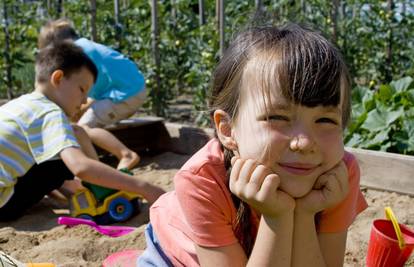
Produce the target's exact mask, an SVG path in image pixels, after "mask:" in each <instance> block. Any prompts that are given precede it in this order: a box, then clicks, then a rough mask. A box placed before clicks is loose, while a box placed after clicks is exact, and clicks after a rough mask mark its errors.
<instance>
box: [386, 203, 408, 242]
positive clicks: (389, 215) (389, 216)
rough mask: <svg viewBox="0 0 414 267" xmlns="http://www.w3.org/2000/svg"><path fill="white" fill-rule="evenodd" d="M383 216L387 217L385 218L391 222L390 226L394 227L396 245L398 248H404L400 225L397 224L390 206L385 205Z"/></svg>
mask: <svg viewBox="0 0 414 267" xmlns="http://www.w3.org/2000/svg"><path fill="white" fill-rule="evenodd" d="M385 217H387V219H388V220H390V221H391V222H392V226H393V227H394V231H395V234H396V235H397V239H398V245H399V246H400V249H404V247H405V241H404V237H403V235H402V233H401V229H400V225H399V224H398V221H397V218H396V217H395V215H394V213H393V212H392V210H391V208H390V207H385Z"/></svg>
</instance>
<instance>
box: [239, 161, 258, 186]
mask: <svg viewBox="0 0 414 267" xmlns="http://www.w3.org/2000/svg"><path fill="white" fill-rule="evenodd" d="M256 166H257V164H256V162H255V161H254V160H252V159H247V160H245V161H244V164H243V167H242V168H241V170H240V173H239V178H238V181H237V182H238V183H240V184H247V183H248V182H249V181H250V177H251V175H252V173H253V171H254V169H255V168H256Z"/></svg>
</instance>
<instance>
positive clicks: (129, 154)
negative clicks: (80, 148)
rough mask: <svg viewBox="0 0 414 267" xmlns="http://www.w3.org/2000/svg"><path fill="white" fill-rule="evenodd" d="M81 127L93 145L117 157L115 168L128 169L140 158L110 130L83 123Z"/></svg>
mask: <svg viewBox="0 0 414 267" xmlns="http://www.w3.org/2000/svg"><path fill="white" fill-rule="evenodd" d="M82 127H83V128H84V129H85V131H86V132H87V133H88V135H89V137H90V139H91V140H92V142H93V143H94V144H95V145H97V146H98V147H100V148H102V149H104V150H106V151H108V152H109V153H111V154H113V155H114V156H115V157H117V158H118V160H119V162H118V166H117V169H122V168H127V169H128V170H130V169H132V168H133V167H134V166H135V165H137V164H138V162H139V160H140V157H139V155H138V154H137V153H135V152H134V151H132V150H131V149H129V148H128V147H126V146H125V145H124V144H123V143H122V142H121V141H119V140H118V138H116V137H115V136H114V135H113V134H112V133H111V132H109V131H107V130H105V129H102V128H90V127H88V126H85V125H82Z"/></svg>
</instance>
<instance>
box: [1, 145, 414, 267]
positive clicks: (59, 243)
mask: <svg viewBox="0 0 414 267" xmlns="http://www.w3.org/2000/svg"><path fill="white" fill-rule="evenodd" d="M188 157H189V156H188V155H178V154H174V153H169V152H168V153H163V154H160V155H156V156H152V157H149V156H145V157H143V161H142V162H141V163H140V164H139V166H138V167H137V168H135V169H134V170H133V171H134V175H136V176H139V177H141V178H143V179H145V180H147V181H151V182H153V183H155V184H157V185H159V186H161V187H163V188H164V189H166V190H172V189H173V183H172V178H173V176H174V174H175V172H176V171H177V170H178V169H179V168H180V166H181V165H182V164H183V163H184V162H185V161H186V160H187V159H188ZM363 193H364V195H365V197H366V199H367V201H368V204H369V208H368V209H367V210H365V211H364V212H363V213H361V214H360V215H359V216H358V218H357V219H356V221H355V222H354V223H353V225H352V226H351V228H350V230H349V234H348V242H347V249H346V256H345V266H349V267H351V266H352V267H354V266H365V257H366V251H367V243H368V239H369V233H370V229H371V225H372V222H373V220H375V219H378V218H384V207H385V206H390V207H392V209H393V211H394V213H395V214H396V216H397V218H398V219H399V221H400V222H401V223H403V224H406V225H408V226H409V227H411V228H412V227H414V209H413V207H414V198H412V197H409V196H406V195H401V194H397V193H389V192H381V191H375V190H368V189H363ZM68 213H69V211H68V209H67V208H66V207H64V206H62V205H61V204H57V203H56V202H55V201H53V200H52V199H49V198H45V199H44V200H43V201H42V202H40V203H39V204H38V205H36V206H34V207H33V208H32V209H31V210H30V211H29V212H28V213H27V214H26V215H25V216H23V217H22V218H20V219H18V220H16V221H13V222H10V223H0V250H2V251H4V252H5V253H7V254H9V255H10V256H12V257H14V258H16V259H17V260H20V261H22V262H53V263H55V264H56V265H57V266H62V267H80V266H85V267H86V266H88V267H93V266H101V265H102V261H103V260H104V259H105V258H106V257H107V256H108V255H110V254H111V253H114V252H117V251H121V250H126V249H143V248H145V237H144V233H143V231H144V228H145V225H146V223H147V222H148V207H147V206H146V205H144V208H143V210H142V212H141V213H140V214H138V215H137V216H135V217H134V218H132V219H130V220H129V221H128V222H126V223H123V225H129V226H134V227H137V229H136V230H135V231H134V232H132V233H130V234H128V235H125V236H122V237H117V238H111V237H107V236H104V235H101V234H99V233H98V232H96V231H95V230H93V229H92V228H89V227H88V226H76V227H72V228H69V227H66V226H61V225H58V224H57V218H58V217H59V216H62V215H68ZM413 258H414V257H412V258H411V259H410V260H409V262H408V263H407V266H414V259H413Z"/></svg>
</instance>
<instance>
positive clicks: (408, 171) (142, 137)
mask: <svg viewBox="0 0 414 267" xmlns="http://www.w3.org/2000/svg"><path fill="white" fill-rule="evenodd" d="M107 129H108V130H109V131H111V132H112V133H113V134H114V135H115V136H117V137H118V138H119V139H120V140H121V141H122V142H124V143H125V144H126V145H127V146H128V147H130V148H131V149H133V150H135V151H137V152H142V151H147V152H150V153H160V152H166V151H170V152H174V153H178V154H186V155H190V154H193V153H195V152H196V151H197V150H198V149H200V148H201V147H202V146H203V145H204V144H205V143H206V142H207V141H208V140H209V139H210V138H212V137H213V136H214V131H213V129H211V128H197V127H192V126H186V125H183V124H178V123H168V122H164V120H163V119H162V118H158V117H143V118H132V119H128V120H123V121H121V122H119V123H117V124H114V125H111V126H108V127H107ZM346 150H347V151H349V152H351V153H353V154H354V155H355V156H356V157H357V159H358V162H359V164H360V168H361V186H362V187H366V188H371V189H377V190H383V191H390V192H397V193H402V194H407V195H410V196H414V156H405V155H400V154H394V153H387V152H380V151H371V150H365V149H358V148H348V147H347V148H346ZM101 152H102V151H101Z"/></svg>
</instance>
